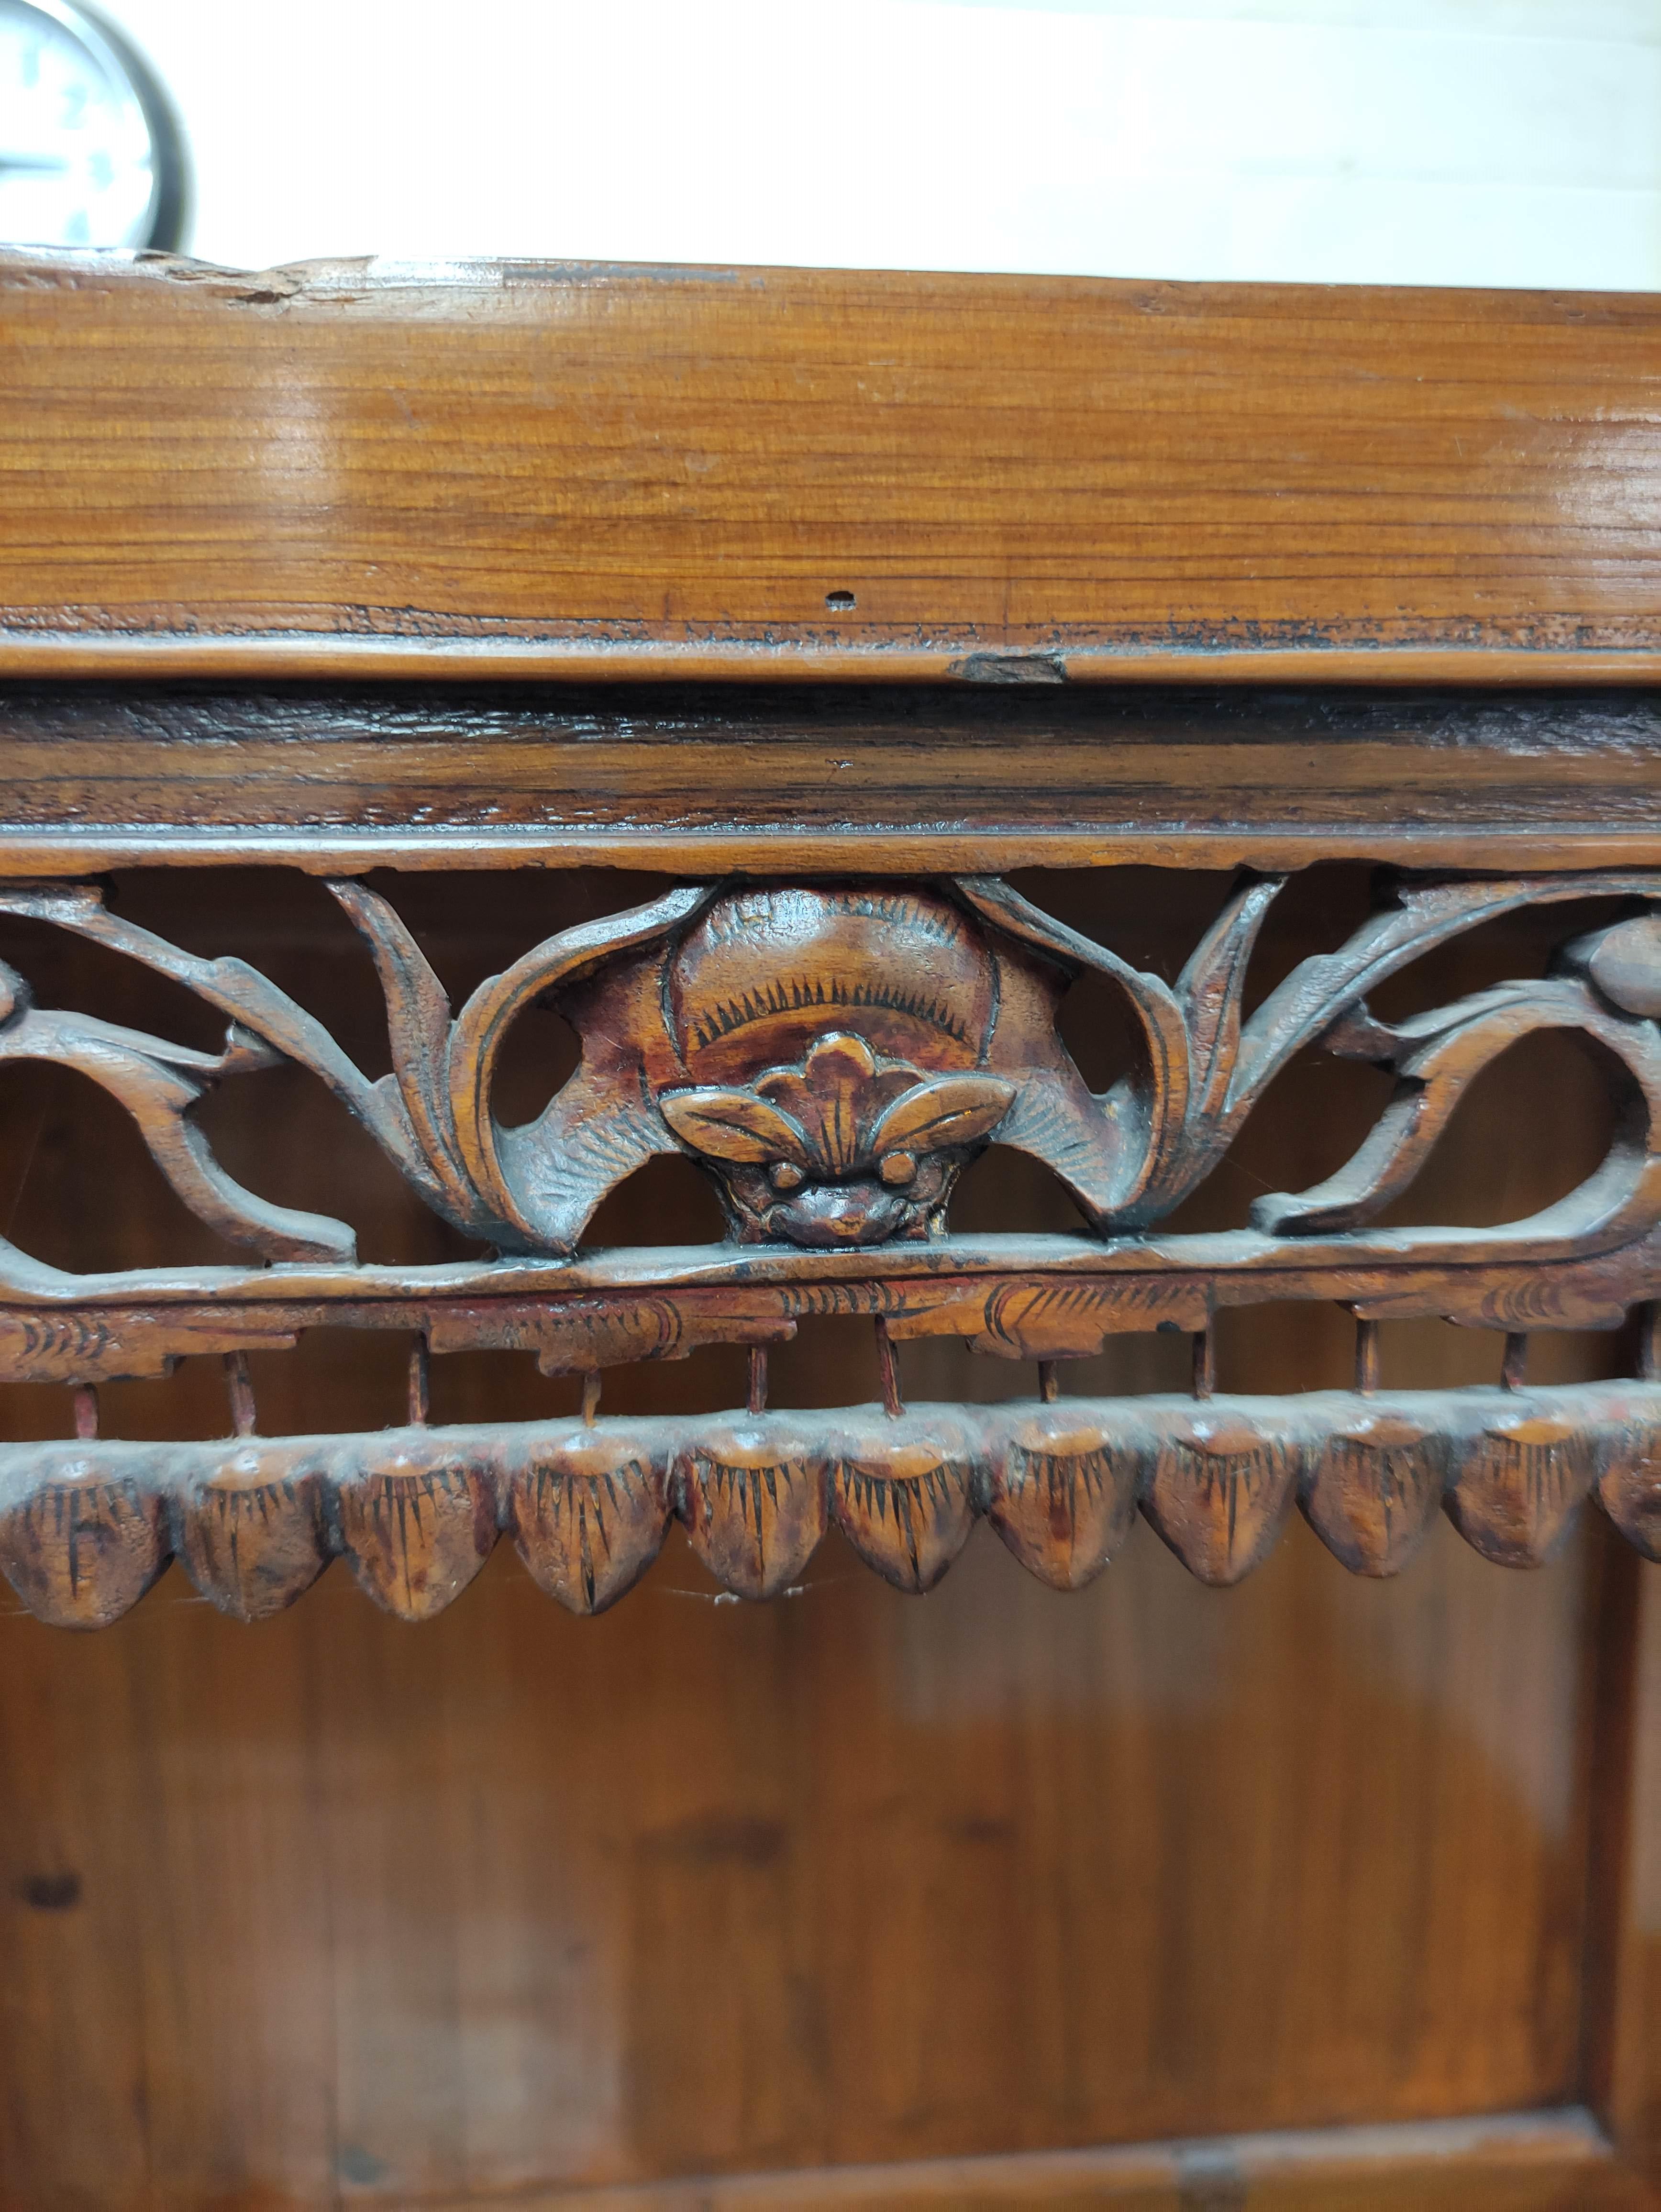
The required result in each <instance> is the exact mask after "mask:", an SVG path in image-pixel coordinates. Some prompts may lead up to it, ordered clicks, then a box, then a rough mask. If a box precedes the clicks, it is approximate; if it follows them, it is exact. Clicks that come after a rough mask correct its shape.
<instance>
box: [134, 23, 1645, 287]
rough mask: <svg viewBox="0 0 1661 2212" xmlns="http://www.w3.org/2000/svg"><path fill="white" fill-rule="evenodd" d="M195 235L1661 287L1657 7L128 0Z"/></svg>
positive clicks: (553, 251) (221, 249)
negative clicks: (180, 166) (185, 183)
mask: <svg viewBox="0 0 1661 2212" xmlns="http://www.w3.org/2000/svg"><path fill="white" fill-rule="evenodd" d="M105 4H106V7H107V8H108V9H109V10H110V12H112V13H113V14H114V15H116V17H117V18H118V20H119V21H121V22H122V23H123V25H124V26H125V27H126V28H127V29H128V30H129V32H130V33H131V34H132V35H133V36H134V37H135V38H136V39H137V41H138V43H139V44H140V45H141V46H143V47H144V48H145V49H146V50H147V51H148V52H149V56H150V58H151V59H152V61H153V62H154V63H155V65H156V66H157V68H158V70H160V71H161V74H162V76H164V78H165V79H166V80H167V82H168V83H169V84H170V86H171V88H172V89H173V94H174V96H175V99H176V100H177V103H178V105H179V109H180V111H181V113H182V116H183V119H184V122H185V125H186V131H187V133H188V135H189V137H190V139H191V141H192V146H193V148H194V151H195V159H196V166H197V176H198V185H197V215H196V219H195V225H194V231H193V236H192V246H193V249H194V250H195V251H196V252H198V253H200V254H201V255H203V256H204V258H210V259H214V260H218V261H221V262H225V263H228V264H234V265H239V266H243V267H256V266H261V265H265V264H272V263H276V262H280V261H286V260H295V259H299V258H308V257H313V256H327V255H336V254H356V253H364V252H378V253H383V254H387V255H390V256H392V257H394V258H430V257H437V258H450V257H458V256H468V255H472V254H500V255H508V256H515V257H517V256H525V257H532V256H535V257H544V256H546V257H552V258H585V259H600V260H629V261H639V260H648V261H651V260H674V261H717V262H750V263H779V262H794V263H810V264H824V265H831V266H861V265H863V266H875V267H890V268H893V267H901V268H904V267H911V268H936V269H962V268H975V269H1003V270H1033V271H1072V272H1076V273H1080V274H1089V275H1115V276H1172V277H1262V278H1288V279H1303V280H1313V281H1335V282H1359V281H1372V282H1378V283H1447V284H1500V285H1542V286H1551V287H1561V286H1574V287H1592V288H1596V287H1609V288H1615V289H1648V288H1661V0H1258V4H1247V0H1182V4H1179V5H1172V6H1167V7H1163V8H1161V7H1159V6H1157V5H1153V4H1148V0H1143V4H1142V5H1141V6H1135V5H1130V4H1124V3H1123V0H1070V4H1066V3H1065V0H1056V4H1050V5H1041V4H1029V3H1028V0H1015V4H1010V0H996V3H995V0H952V3H951V4H949V3H948V0H823V4H816V5H806V4H802V0H703V4H694V0H582V4H581V5H578V4H575V3H574V0H282V4H281V5H265V6H255V5H253V4H252V0H105Z"/></svg>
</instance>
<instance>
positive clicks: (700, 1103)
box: [659, 1030, 1015, 1245]
mask: <svg viewBox="0 0 1661 2212" xmlns="http://www.w3.org/2000/svg"><path fill="white" fill-rule="evenodd" d="M1014 1096H1015V1086H1014V1085H1013V1083H1011V1082H1009V1081H1007V1079H1004V1078H1003V1077H1001V1076H995V1075H934V1076H926V1075H924V1074H923V1073H922V1070H921V1069H920V1068H916V1067H912V1066H908V1065H907V1063H906V1062H905V1061H904V1060H879V1058H878V1057H877V1055H876V1054H874V1053H873V1051H872V1049H871V1048H870V1046H869V1045H867V1043H866V1042H865V1040H864V1038H863V1037H858V1036H847V1035H845V1034H843V1032H842V1031H840V1030H836V1031H833V1032H832V1033H831V1036H826V1037H821V1038H820V1039H819V1040H818V1042H817V1043H816V1044H812V1045H810V1046H809V1048H808V1050H807V1054H806V1058H805V1059H804V1060H802V1061H801V1062H800V1065H799V1066H795V1067H772V1068H769V1069H767V1070H766V1071H765V1072H764V1073H763V1074H761V1075H758V1076H757V1078H756V1080H755V1082H754V1083H753V1084H751V1085H747V1086H745V1087H743V1088H738V1087H733V1088H723V1087H721V1086H719V1085H714V1086H710V1087H709V1088H707V1089H703V1090H694V1091H666V1093H665V1094H664V1096H663V1097H662V1098H661V1099H660V1101H659V1104H660V1108H661V1109H662V1113H663V1118H664V1120H665V1121H666V1122H667V1123H668V1125H669V1127H670V1128H671V1129H672V1130H673V1132H674V1133H675V1135H676V1136H677V1137H678V1138H679V1139H680V1140H681V1142H682V1143H683V1144H684V1145H686V1146H690V1147H691V1150H692V1151H693V1152H697V1153H698V1154H700V1155H701V1156H702V1157H703V1158H705V1159H708V1160H711V1161H713V1162H715V1164H716V1166H717V1168H718V1170H719V1171H720V1173H721V1180H722V1183H723V1187H724V1188H725V1190H726V1192H727V1196H728V1198H729V1200H730V1201H731V1210H732V1212H733V1220H734V1223H735V1225H736V1227H737V1229H738V1233H739V1237H741V1238H743V1239H745V1240H746V1241H749V1242H757V1241H759V1240H761V1239H763V1238H765V1237H788V1238H789V1240H790V1241H791V1243H795V1244H828V1245H834V1244H874V1243H880V1242H881V1241H882V1240H883V1239H884V1238H885V1237H896V1236H897V1237H926V1236H928V1234H929V1233H930V1231H933V1232H934V1234H935V1235H936V1236H938V1235H940V1233H941V1232H942V1231H944V1229H945V1226H946V1200H947V1198H948V1196H949V1195H950V1193H951V1188H952V1182H953V1181H954V1180H955V1178H956V1176H957V1172H958V1167H959V1166H960V1165H961V1164H962V1162H963V1160H964V1157H965V1155H966V1153H967V1152H968V1150H969V1148H970V1146H973V1145H977V1144H978V1143H980V1142H982V1141H983V1139H986V1138H988V1137H989V1136H990V1135H991V1134H992V1133H993V1131H994V1130H995V1128H996V1127H997V1125H998V1123H999V1122H1000V1121H1002V1119H1003V1117H1004V1115H1006V1114H1007V1112H1008V1110H1009V1105H1010V1102H1011V1100H1012V1099H1013V1097H1014Z"/></svg>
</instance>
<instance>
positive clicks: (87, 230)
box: [0, 0, 184, 248]
mask: <svg viewBox="0 0 1661 2212" xmlns="http://www.w3.org/2000/svg"><path fill="white" fill-rule="evenodd" d="M183 214H184V161H183V152H182V149H181V146H180V143H179V133H178V130H177V127H176V126H175V125H174V123H173V118H172V116H171V114H170V112H169V111H168V108H167V102H166V100H165V99H164V98H163V96H162V94H161V89H160V88H159V87H158V86H157V84H156V82H155V79H154V78H153V77H152V76H150V74H149V70H147V69H146V68H145V66H144V64H143V62H142V61H140V59H139V58H138V57H137V54H135V53H134V52H132V50H131V48H130V47H129V46H127V44H126V42H125V40H123V39H122V38H121V36H120V34H119V32H117V31H116V30H115V29H114V28H113V27H112V26H111V25H110V24H108V23H106V22H105V21H103V19H102V18H101V17H100V16H98V15H94V14H92V13H90V12H89V11H88V9H84V8H82V7H80V6H78V5H73V4H70V0H0V245H6V246H164V247H169V248H171V247H173V246H177V245H178V243H179V230H180V228H181V226H182V220H183Z"/></svg>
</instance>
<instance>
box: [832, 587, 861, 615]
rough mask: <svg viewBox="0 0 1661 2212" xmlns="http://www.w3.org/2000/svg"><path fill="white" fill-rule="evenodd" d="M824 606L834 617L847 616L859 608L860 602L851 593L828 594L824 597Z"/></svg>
mask: <svg viewBox="0 0 1661 2212" xmlns="http://www.w3.org/2000/svg"><path fill="white" fill-rule="evenodd" d="M824 604H825V605H826V606H827V607H829V608H830V610H831V613H832V614H833V615H845V614H850V613H851V612H852V611H853V610H854V609H855V607H856V606H858V605H859V601H858V600H857V599H855V597H854V594H853V593H852V592H826V593H825V595H824Z"/></svg>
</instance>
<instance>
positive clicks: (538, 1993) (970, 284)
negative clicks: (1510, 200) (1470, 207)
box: [0, 255, 1661, 2209]
mask: <svg viewBox="0 0 1661 2212" xmlns="http://www.w3.org/2000/svg"><path fill="white" fill-rule="evenodd" d="M1658 409H1661V307H1658V305H1657V304H1656V303H1655V302H1653V301H1649V300H1647V299H1643V298H1597V297H1580V298H1570V297H1561V298H1559V297H1545V296H1536V295H1500V294H1494V295H1465V294H1457V293H1414V292H1405V291H1403V292H1383V291H1363V290H1356V291H1346V290H1343V289H1328V290H1320V291H1300V290H1291V289H1259V288H1248V287H1241V288H1216V289H1205V288H1191V287H1181V286H1169V285H1153V284H1106V283H1085V282H1036V281H1031V280H1019V281H1017V280H1005V279H986V278H965V277H951V278H947V277H933V278H923V277H914V276H905V277H901V276H849V275H834V276H832V275H805V274H800V273H790V272H777V271H774V272H761V271H754V270H736V271H735V270H626V269H625V270H612V269H601V268H588V267H571V268H554V267H540V266H532V267H525V266H516V265H506V264H504V265H489V266H487V265H478V266H471V265H470V266H465V267H461V268H455V269H446V270H430V271H429V270H399V269H390V268H383V267H380V266H378V265H375V264H368V265H363V264H339V265H334V264H331V265H326V266H325V265H319V266H317V267H314V268H312V269H309V270H301V271H277V272H274V273H271V274H267V275H264V276H257V277H248V276H234V275H228V274H227V273H225V272H222V271H217V270H208V269H204V268H201V267H198V266H195V265H192V264H185V263H177V262H167V261H156V260H146V259H140V260H138V261H137V262H131V263H128V262H121V261H114V262H109V261H106V260H103V259H100V258H95V257H92V258H82V259H79V260H70V261H58V262H53V261H49V260H45V259H40V258H29V257H24V256H16V255H13V256H9V257H4V258H0V760H3V771H0V774H3V786H0V800H3V803H0V848H3V852H0V1062H3V1066H0V1236H3V1240H4V1241H3V1243H0V1435H3V1439H4V1441H3V1442H0V1567H3V1571H4V1574H5V1577H6V1579H7V1583H8V1584H9V1589H10V1591H11V1593H13V1594H14V1596H13V1601H12V1602H11V1603H10V1604H9V1607H7V1609H6V1610H5V1611H4V1612H3V1613H0V1927H3V1930H4V1942H3V1971H0V2201H3V2202H4V2203H6V2204H7V2205H12V2204H16V2205H20V2206H35V2205H41V2206H58V2205H64V2206H71V2205H72V2206H76V2207H96V2208H104V2207H111V2208H118V2207H119V2208H125V2207H128V2206H143V2207H149V2206H169V2207H171V2206H177V2205H191V2206H204V2207H205V2206H210V2205H211V2206H215V2207H222V2206H232V2205H236V2206H247V2207H256V2206H258V2207H275V2206H279V2205H285V2204H294V2205H313V2204H337V2203H338V2204H345V2203H364V2204H366V2205H372V2204H375V2203H387V2204H399V2205H403V2204H414V2203H420V2204H430V2205H444V2206H450V2207H459V2206H460V2205H463V2204H469V2205H472V2204H480V2203H493V2202H498V2201H500V2202H504V2203H505V2202H511V2203H526V2204H528V2203H554V2202H558V2203H587V2202H591V2201H592V2202H595V2203H607V2204H613V2205H616V2206H619V2207H621V2206H624V2205H633V2206H641V2207H645V2206H652V2207H658V2208H665V2209H666V2208H669V2207H679V2206H686V2207H691V2206H693V2205H697V2206H721V2207H725V2206H727V2205H733V2206H736V2205H739V2204H749V2203H757V2204H759V2203H789V2204H794V2205H799V2206H806V2205H825V2206H830V2205H841V2204H844V2203H866V2204H884V2205H896V2206H898V2205H911V2204H921V2203H965V2204H968V2203H973V2204H977V2205H1015V2204H1026V2203H1034V2202H1039V2201H1043V2202H1046V2203H1048V2202H1054V2203H1080V2204H1083V2203H1114V2204H1123V2205H1137V2206H1147V2207H1156V2206H1157V2207H1171V2208H1175V2207H1187V2208H1197V2207H1202V2206H1204V2207H1222V2206H1237V2205H1242V2204H1250V2205H1252V2206H1279V2207H1292V2206H1294V2205H1296V2206H1301V2205H1311V2206H1312V2205H1317V2204H1318V2205H1323V2206H1330V2205H1339V2204H1342V2205H1363V2204H1366V2205H1373V2204H1378V2205H1383V2204H1396V2205H1402V2206H1406V2205H1414V2206H1421V2205H1427V2204H1437V2203H1448V2204H1453V2203H1458V2204H1461V2205H1493V2206H1499V2205H1506V2206H1513V2205H1514V2206H1524V2205H1528V2206H1542V2207H1543V2206H1548V2205H1551V2206H1580V2205H1593V2204H1611V2205H1614V2204H1622V2205H1627V2204H1630V2205H1639V2204H1645V2203H1651V2202H1652V2201H1654V2191H1655V2189H1656V2185H1657V2182H1658V2179H1661V2106H1658V2096H1661V2054H1658V2053H1657V2051H1656V2049H1655V2043H1654V2037H1655V2026H1654V2022H1655V2018H1656V2015H1657V2012H1658V2007H1661V1960H1658V1952H1657V1945H1658V1940H1661V1939H1658V1934H1657V1930H1658V1929H1661V1831H1658V1826H1657V1819H1658V1798H1661V1738H1658V1729H1661V1615H1658V1611H1657V1603H1658V1601H1657V1597H1656V1595H1655V1591H1654V1589H1653V1588H1652V1583H1651V1581H1650V1577H1649V1574H1648V1570H1647V1568H1646V1565H1644V1564H1643V1563H1644V1561H1645V1560H1646V1559H1651V1558H1654V1557H1658V1556H1661V1342H1658V1337H1657V1328H1658V1322H1657V1315H1658V1310H1661V1036H1658V1030H1657V1018H1658V1016H1661V829H1658V823H1657V817H1656V808H1657V793H1658V773H1657V769H1658V758H1661V691H1658V690H1657V689H1656V688H1655V687H1656V685H1657V682H1658V676H1661V614H1658V606H1661V442H1658V433H1657V428H1656V424H1657V419H1658ZM620 1600H621V1601H623V1602H621V1603H618V1602H617V1601H620ZM614 1606H615V1610H613V1609H612V1608H613V1607H614ZM42 1623H46V1624H50V1626H42V1625H41V1624H42ZM411 1624H417V1626H411ZM65 1629H68V1630H96V1631H97V1633H96V1634H90V1635H78V1634H64V1633H60V1632H58V1631H62V1630H65Z"/></svg>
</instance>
